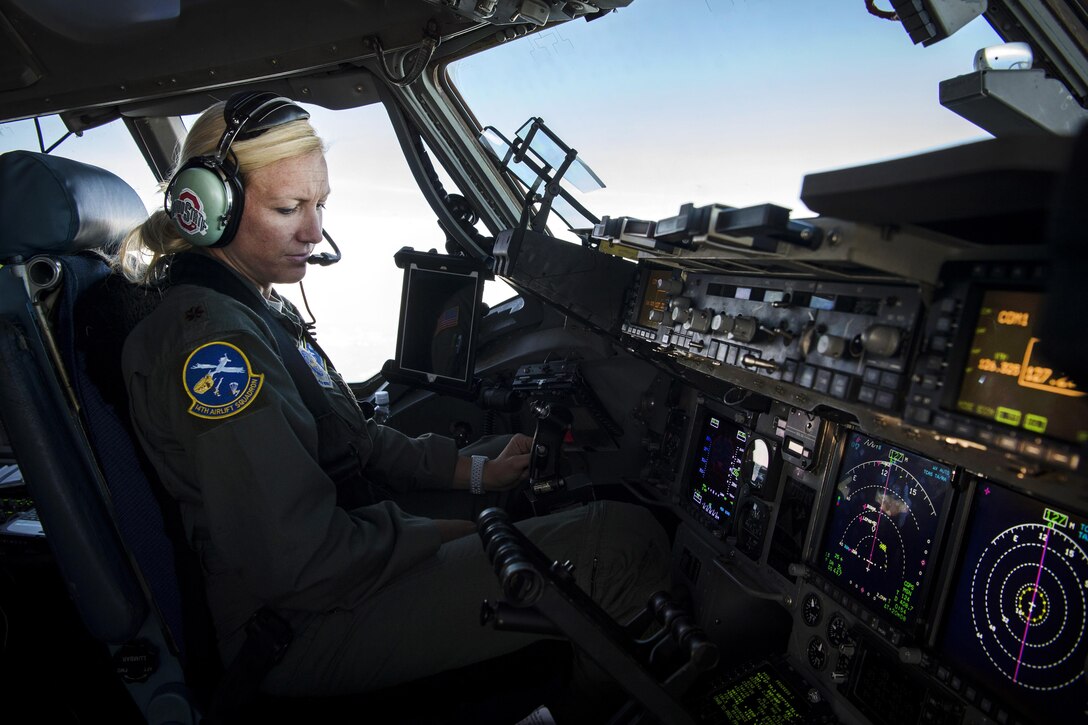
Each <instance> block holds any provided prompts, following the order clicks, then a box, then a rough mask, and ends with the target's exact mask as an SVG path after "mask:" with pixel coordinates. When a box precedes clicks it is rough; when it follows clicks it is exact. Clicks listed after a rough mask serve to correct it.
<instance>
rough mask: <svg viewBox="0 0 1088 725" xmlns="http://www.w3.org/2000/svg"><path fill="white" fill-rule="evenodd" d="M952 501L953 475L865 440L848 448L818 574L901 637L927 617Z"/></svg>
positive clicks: (850, 441) (856, 436)
mask: <svg viewBox="0 0 1088 725" xmlns="http://www.w3.org/2000/svg"><path fill="white" fill-rule="evenodd" d="M951 499H952V469H951V468H949V467H948V466H946V465H944V464H942V463H938V462H937V461H934V460H930V459H928V458H925V457H923V456H920V455H918V454H917V453H911V452H909V451H905V450H902V449H900V448H897V447H894V446H892V445H890V444H888V443H886V442H883V441H879V440H877V439H875V438H870V437H869V436H866V435H864V434H862V433H853V434H851V435H850V436H849V437H848V438H847V441H846V449H845V452H844V453H843V457H842V463H841V465H840V467H839V473H838V476H837V477H836V478H835V490H834V492H833V497H832V500H831V506H830V511H829V513H828V517H827V521H826V526H825V528H824V534H823V545H822V549H821V551H820V554H819V559H818V566H819V568H820V570H821V571H822V573H823V575H824V576H825V577H827V578H828V579H830V580H831V581H832V582H833V583H834V584H836V585H837V586H838V587H840V588H841V589H843V590H845V591H847V592H849V593H850V595H851V596H852V597H854V598H856V599H857V600H858V601H860V602H861V603H863V604H864V605H865V606H866V607H867V608H868V609H870V610H871V611H873V612H874V613H875V614H877V615H878V616H880V617H881V618H883V619H884V620H886V621H888V622H889V623H891V624H892V625H893V626H896V627H898V628H900V629H903V630H906V631H907V632H910V631H912V630H913V629H914V628H915V625H916V624H917V623H918V618H919V616H920V615H921V614H922V613H923V611H924V609H925V604H926V600H927V598H928V589H929V587H930V586H931V581H930V580H931V577H930V572H931V571H933V570H934V569H935V568H936V566H935V563H936V557H937V553H938V548H939V546H940V544H941V539H942V534H943V532H944V529H945V519H946V517H947V513H948V510H949V507H950V504H951Z"/></svg>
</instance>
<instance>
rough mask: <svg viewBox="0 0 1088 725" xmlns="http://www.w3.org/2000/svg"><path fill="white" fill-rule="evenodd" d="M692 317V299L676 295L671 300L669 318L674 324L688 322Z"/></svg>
mask: <svg viewBox="0 0 1088 725" xmlns="http://www.w3.org/2000/svg"><path fill="white" fill-rule="evenodd" d="M690 317H691V300H690V299H688V298H687V297H674V298H673V299H672V301H671V302H669V319H671V320H672V321H673V323H674V324H682V323H684V322H687V321H688V319H690Z"/></svg>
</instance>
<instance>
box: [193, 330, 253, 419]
mask: <svg viewBox="0 0 1088 725" xmlns="http://www.w3.org/2000/svg"><path fill="white" fill-rule="evenodd" d="M182 381H183V384H184V385H185V392H186V393H188V394H189V397H190V398H191V399H192V401H193V404H192V405H191V406H189V413H191V414H192V415H195V416H196V417H198V418H207V419H209V420H219V419H220V418H229V417H230V416H232V415H235V414H236V413H240V412H242V411H243V410H244V409H245V408H246V406H247V405H249V404H250V403H252V402H253V401H254V400H255V399H256V398H257V393H259V392H260V390H261V385H263V384H264V375H262V374H258V373H254V372H253V371H252V368H251V366H250V364H249V360H248V359H246V356H245V353H243V352H242V351H241V350H239V349H238V348H237V347H235V346H234V345H231V344H230V343H229V342H209V343H207V344H206V345H201V346H200V347H198V348H197V349H196V350H193V352H192V353H191V354H190V355H189V358H188V359H187V360H186V361H185V370H184V371H183V373H182Z"/></svg>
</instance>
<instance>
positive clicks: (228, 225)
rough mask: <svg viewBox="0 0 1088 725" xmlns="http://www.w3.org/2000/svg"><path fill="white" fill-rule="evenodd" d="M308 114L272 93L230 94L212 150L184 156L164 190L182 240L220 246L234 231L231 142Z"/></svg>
mask: <svg viewBox="0 0 1088 725" xmlns="http://www.w3.org/2000/svg"><path fill="white" fill-rule="evenodd" d="M309 117H310V114H309V113H308V112H306V111H305V110H303V109H302V108H301V107H300V106H299V105H297V104H296V103H295V102H294V101H292V100H291V99H290V98H285V97H283V96H277V95H276V94H275V93H268V92H261V93H253V92H245V93H235V94H234V95H233V96H231V97H230V99H229V100H228V101H227V103H226V105H224V107H223V120H224V121H225V123H226V125H225V127H224V128H223V135H222V136H220V137H219V143H218V144H217V145H216V148H215V152H214V153H213V154H207V155H204V156H196V157H194V158H191V159H189V160H188V161H186V162H185V164H184V165H183V166H182V167H181V168H180V169H178V171H177V173H176V174H174V178H173V179H171V180H170V184H169V185H168V187H167V189H166V197H165V198H164V199H163V208H164V209H165V210H166V214H167V215H168V216H169V217H170V219H171V220H172V221H173V223H174V227H175V228H176V229H177V231H178V233H180V234H181V236H182V239H184V240H185V241H187V242H189V243H190V244H192V245H194V246H197V247H222V246H224V245H226V244H229V243H230V241H231V240H232V239H233V238H234V234H235V232H236V231H237V230H238V224H239V223H240V221H241V219H242V211H243V209H244V207H245V189H244V188H243V187H242V180H241V178H240V177H239V175H238V164H237V159H235V160H233V161H232V162H228V161H227V158H228V156H229V155H230V153H231V145H232V144H233V143H234V142H235V141H237V140H246V139H251V138H253V137H255V136H259V135H260V134H262V133H264V132H265V131H267V130H268V129H270V128H273V127H275V126H282V125H283V124H285V123H290V122H291V121H298V120H301V119H307V118H309Z"/></svg>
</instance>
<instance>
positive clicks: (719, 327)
mask: <svg viewBox="0 0 1088 725" xmlns="http://www.w3.org/2000/svg"><path fill="white" fill-rule="evenodd" d="M710 329H711V330H713V331H714V332H720V333H722V334H724V333H727V332H732V331H733V316H732V315H727V314H725V313H724V312H719V313H717V314H716V315H714V317H713V318H711V320H710Z"/></svg>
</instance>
